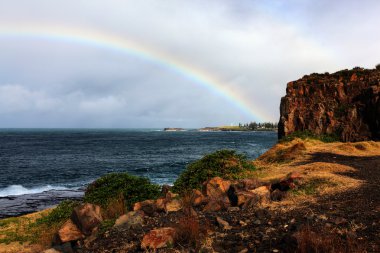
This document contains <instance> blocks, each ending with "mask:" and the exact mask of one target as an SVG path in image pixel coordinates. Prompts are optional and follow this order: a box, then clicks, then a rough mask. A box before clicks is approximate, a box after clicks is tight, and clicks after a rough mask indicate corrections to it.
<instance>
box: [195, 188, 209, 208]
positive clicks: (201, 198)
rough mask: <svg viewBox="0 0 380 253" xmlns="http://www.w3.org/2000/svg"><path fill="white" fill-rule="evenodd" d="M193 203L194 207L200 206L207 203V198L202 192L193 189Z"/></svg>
mask: <svg viewBox="0 0 380 253" xmlns="http://www.w3.org/2000/svg"><path fill="white" fill-rule="evenodd" d="M191 202H192V205H193V206H200V205H202V204H203V203H205V202H206V197H205V196H204V195H203V194H202V192H201V191H200V190H196V189H193V192H192V197H191Z"/></svg>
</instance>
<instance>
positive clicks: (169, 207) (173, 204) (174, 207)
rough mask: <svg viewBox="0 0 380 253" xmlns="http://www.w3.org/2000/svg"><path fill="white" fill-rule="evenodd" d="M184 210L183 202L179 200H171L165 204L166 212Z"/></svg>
mask: <svg viewBox="0 0 380 253" xmlns="http://www.w3.org/2000/svg"><path fill="white" fill-rule="evenodd" d="M181 209H182V202H181V200H179V199H171V200H169V201H167V202H166V203H165V212H166V213H169V212H177V211H179V210H181Z"/></svg>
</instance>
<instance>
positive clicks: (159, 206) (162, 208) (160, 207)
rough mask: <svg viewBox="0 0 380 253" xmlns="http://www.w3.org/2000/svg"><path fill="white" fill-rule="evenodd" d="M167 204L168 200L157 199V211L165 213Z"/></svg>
mask: <svg viewBox="0 0 380 253" xmlns="http://www.w3.org/2000/svg"><path fill="white" fill-rule="evenodd" d="M165 203H166V198H159V199H156V208H157V211H165Z"/></svg>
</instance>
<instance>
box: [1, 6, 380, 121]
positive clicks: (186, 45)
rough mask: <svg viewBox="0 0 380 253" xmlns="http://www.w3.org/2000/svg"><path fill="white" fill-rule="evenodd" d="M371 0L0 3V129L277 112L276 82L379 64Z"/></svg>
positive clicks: (268, 117) (279, 85) (280, 86)
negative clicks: (311, 74) (315, 73)
mask: <svg viewBox="0 0 380 253" xmlns="http://www.w3.org/2000/svg"><path fill="white" fill-rule="evenodd" d="M379 13H380V1H375V0H373V1H371V0H363V1H352V0H351V1H350V0H345V1H326V0H318V1H311V0H287V1H280V0H267V1H259V0H192V1H185V0H162V1H157V0H139V1H135V0H133V1H132V0H131V1H130V0H123V1H122V0H107V1H103V0H91V1H83V0H65V1H51V0H34V1H30V0H13V1H6V0H0V119H1V120H0V127H2V128H10V127H25V128H29V127H47V128H53V127H62V128H65V127H74V128H77V127H78V128H82V127H83V128H88V127H90V128H92V127H93V128H98V127H101V128H161V127H187V128H193V127H203V126H220V125H233V124H238V123H239V122H242V123H245V122H251V121H258V122H263V121H271V122H276V121H278V119H279V105H280V99H281V97H282V96H284V95H285V89H286V84H287V83H288V82H289V81H293V80H297V79H299V78H301V77H302V76H304V75H305V74H310V73H314V72H317V73H324V72H330V73H332V72H335V71H338V70H340V69H349V68H353V67H355V66H361V67H365V68H374V67H375V65H376V64H378V63H380V54H379V52H380V32H379V27H380V15H379Z"/></svg>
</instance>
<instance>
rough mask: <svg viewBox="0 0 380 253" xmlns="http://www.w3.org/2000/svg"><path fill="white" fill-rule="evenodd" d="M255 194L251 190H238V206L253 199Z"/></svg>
mask: <svg viewBox="0 0 380 253" xmlns="http://www.w3.org/2000/svg"><path fill="white" fill-rule="evenodd" d="M254 196H255V195H254V194H253V193H252V192H249V191H238V192H236V197H237V206H242V205H244V204H245V203H246V202H247V201H249V200H251V199H252V198H253V197H254Z"/></svg>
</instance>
